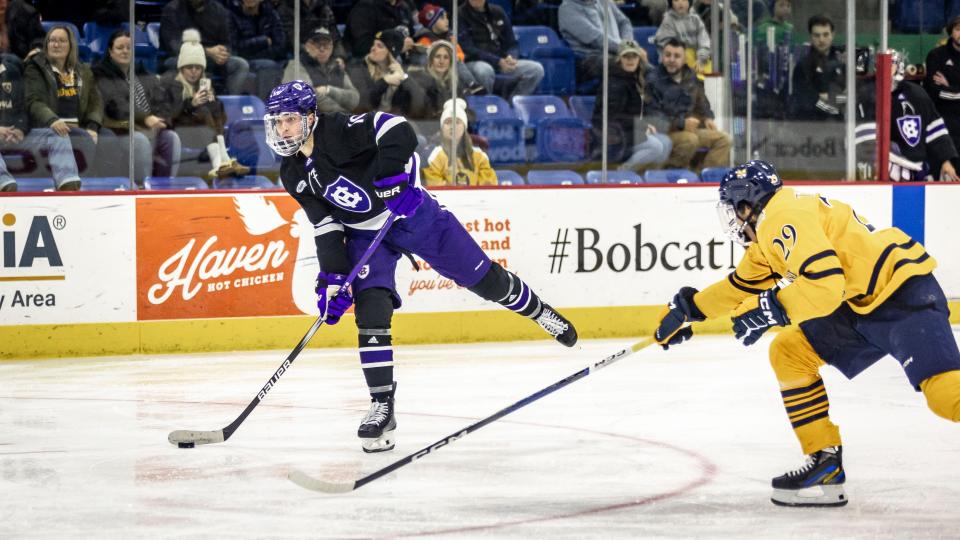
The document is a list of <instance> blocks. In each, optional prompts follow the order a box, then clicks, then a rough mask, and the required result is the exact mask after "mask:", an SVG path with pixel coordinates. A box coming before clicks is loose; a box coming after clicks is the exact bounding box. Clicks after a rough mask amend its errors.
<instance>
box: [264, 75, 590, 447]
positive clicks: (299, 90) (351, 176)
mask: <svg viewBox="0 0 960 540" xmlns="http://www.w3.org/2000/svg"><path fill="white" fill-rule="evenodd" d="M316 108H317V106H316V96H315V95H314V92H313V89H312V88H311V87H310V85H309V84H308V83H305V82H303V81H293V82H290V83H285V84H281V85H280V86H278V87H276V88H274V89H273V91H272V92H271V93H270V97H269V98H268V99H267V107H266V115H264V123H265V125H266V138H267V143H268V144H269V145H270V147H271V148H273V150H274V151H275V152H276V153H277V154H279V155H281V156H283V159H282V164H281V166H280V179H281V182H282V183H283V187H284V188H285V189H286V190H287V192H288V193H289V194H290V195H291V196H292V197H293V198H294V199H296V200H297V202H298V203H300V206H302V207H303V209H304V211H305V212H306V214H307V217H308V218H309V219H310V221H311V223H313V226H314V235H315V240H316V244H317V259H318V261H319V263H320V273H319V275H318V276H317V287H316V291H317V295H318V301H317V304H318V306H319V308H320V314H321V316H322V317H325V322H326V324H336V323H337V322H338V321H339V319H340V317H341V316H342V315H343V313H344V312H345V311H346V310H347V309H348V308H349V307H350V305H351V304H353V303H355V304H356V310H355V314H356V321H357V329H358V334H359V348H360V365H361V367H362V368H363V375H364V377H365V378H366V382H367V386H368V388H369V390H370V397H371V403H370V409H369V411H368V412H367V415H366V416H365V417H364V418H363V421H362V422H361V424H360V428H359V430H358V432H357V435H358V436H359V437H360V440H361V443H362V447H363V450H364V451H365V452H381V451H385V450H391V449H392V448H393V447H394V444H395V437H394V431H395V429H396V425H397V422H396V418H395V416H394V394H395V392H396V388H397V383H396V382H395V381H394V380H393V348H392V346H391V340H392V337H391V334H390V326H391V319H392V317H393V311H394V309H397V308H399V307H400V303H401V301H400V296H399V295H398V294H397V291H396V283H395V277H394V272H395V270H396V265H397V261H398V260H399V259H400V257H401V255H403V254H414V255H417V256H419V257H421V258H423V260H425V261H426V262H427V263H429V264H430V266H431V267H432V268H433V269H434V270H436V271H437V272H438V273H440V274H441V275H442V276H444V277H446V278H449V279H451V280H453V281H454V282H456V283H457V284H458V285H460V286H462V287H465V288H467V289H469V290H470V291H472V292H473V293H475V294H477V295H478V296H480V297H481V298H484V299H485V300H489V301H492V302H497V303H499V304H500V305H502V306H504V307H506V308H507V309H510V310H512V311H514V312H516V313H518V314H520V315H523V316H524V317H528V318H530V319H533V320H534V321H536V322H537V324H539V325H540V326H541V327H542V328H543V329H544V330H546V331H547V332H548V333H549V334H550V335H551V336H553V337H554V338H556V340H557V341H559V342H560V343H562V344H563V345H566V346H567V347H572V346H573V345H574V344H575V343H576V342H577V332H576V330H575V329H574V327H573V324H571V323H570V321H568V320H567V319H566V318H564V317H563V316H562V315H560V314H559V313H558V312H557V311H556V310H554V309H553V308H551V307H550V306H549V305H548V304H546V303H545V302H542V301H541V300H540V298H539V297H538V296H537V294H536V293H535V292H534V291H533V289H531V288H530V287H529V286H528V285H527V284H526V283H524V282H523V280H521V279H520V278H519V277H517V276H516V275H515V274H513V273H512V272H510V271H508V270H506V269H504V268H503V267H502V266H500V265H499V264H497V263H495V262H492V261H491V260H490V259H489V257H487V255H486V254H485V253H484V252H483V251H482V250H481V249H480V246H478V245H477V243H476V242H475V241H474V240H473V238H472V237H471V236H470V235H469V234H468V233H467V231H466V229H464V228H463V226H462V225H461V224H460V222H459V221H458V220H457V218H456V216H454V215H453V214H452V213H451V212H449V211H448V210H446V209H445V208H443V207H441V206H440V204H439V203H437V201H436V200H435V199H434V198H433V197H432V196H431V195H430V194H429V193H428V192H427V191H426V189H425V188H424V187H423V186H422V185H421V183H420V163H419V157H418V156H417V154H416V153H415V150H416V147H417V137H416V134H415V133H414V131H413V128H412V127H411V126H410V124H408V123H407V121H406V119H404V118H403V117H401V116H394V115H391V114H388V113H384V112H376V113H366V114H358V115H353V116H349V115H346V114H342V113H334V114H317V112H316ZM391 212H392V213H394V214H395V215H397V216H398V217H399V219H398V220H397V221H396V223H395V224H394V225H393V226H392V227H391V229H390V230H389V232H388V233H387V235H386V237H385V238H384V240H383V243H382V244H381V245H380V247H379V248H377V250H376V251H375V252H374V254H373V256H372V257H371V258H370V260H369V263H368V265H367V266H368V268H365V269H364V270H363V271H361V272H360V274H359V276H358V279H357V280H356V281H355V282H354V283H353V284H352V285H351V287H350V289H351V290H347V291H341V286H342V285H343V283H344V282H345V281H346V276H347V274H348V273H349V272H350V269H351V267H352V266H353V265H354V264H356V262H357V261H358V260H359V259H360V257H361V255H362V254H363V253H364V251H365V250H366V249H367V247H369V245H370V243H371V241H372V240H373V238H374V236H376V233H377V231H378V230H380V228H381V227H382V226H383V225H384V223H385V222H386V221H387V219H388V217H389V215H390V213H391Z"/></svg>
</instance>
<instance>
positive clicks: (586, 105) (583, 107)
mask: <svg viewBox="0 0 960 540" xmlns="http://www.w3.org/2000/svg"><path fill="white" fill-rule="evenodd" d="M596 104H597V96H570V110H571V111H572V112H573V115H574V116H576V117H577V118H579V119H581V120H583V121H584V122H587V123H588V124H589V123H592V122H593V108H594V107H596Z"/></svg>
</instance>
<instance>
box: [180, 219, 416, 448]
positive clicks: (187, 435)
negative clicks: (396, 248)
mask: <svg viewBox="0 0 960 540" xmlns="http://www.w3.org/2000/svg"><path fill="white" fill-rule="evenodd" d="M396 219H397V216H396V215H395V214H393V213H391V214H390V215H389V216H387V221H386V223H384V224H383V227H381V228H380V231H379V232H377V235H376V236H375V237H374V238H373V241H372V242H371V243H370V246H369V247H367V250H366V251H364V252H363V256H361V257H360V260H359V261H357V264H356V265H354V267H353V270H351V271H350V273H349V274H347V279H346V281H345V282H344V284H343V286H342V287H341V290H346V289H347V288H348V287H349V286H350V284H351V283H353V280H354V279H356V278H357V275H358V274H360V271H361V270H362V269H363V267H364V265H366V264H367V261H368V260H370V257H371V256H372V255H373V252H374V251H376V249H377V247H378V246H379V245H380V242H382V241H383V238H384V237H385V236H386V235H387V231H389V230H390V227H391V226H392V225H393V222H394V221H396ZM323 320H324V319H323V316H320V317H317V320H316V321H314V323H313V326H311V327H310V329H309V330H307V333H306V335H304V336H303V338H302V339H301V340H300V343H297V346H296V347H294V348H293V350H292V351H291V352H290V354H289V355H288V356H287V359H286V360H284V361H283V363H282V364H280V367H278V368H277V370H276V371H274V372H273V376H272V377H270V379H269V380H268V381H267V383H266V384H264V385H263V388H261V389H260V391H259V392H257V395H256V397H254V398H253V401H251V402H250V404H249V405H247V408H246V409H244V410H243V412H242V413H240V416H238V417H237V419H236V420H234V421H233V422H230V423H229V424H228V425H227V426H226V427H224V428H223V429H217V430H214V431H189V430H184V429H178V430H176V431H172V432H170V434H169V435H167V440H168V441H170V444H175V445H177V446H178V447H180V448H193V447H194V446H195V445H198V444H210V443H219V442H223V441H225V440H227V439H229V438H230V436H231V435H233V432H234V431H236V430H237V428H238V427H240V424H242V423H243V421H244V420H246V418H247V416H249V415H250V413H251V412H253V409H255V408H256V407H257V405H259V404H260V402H261V401H263V398H265V397H267V393H269V392H270V390H271V389H272V388H273V385H275V384H277V381H279V380H280V377H281V376H282V375H283V374H284V373H286V372H287V370H288V369H290V364H292V363H293V361H294V360H296V359H297V356H298V355H299V354H300V351H302V350H303V348H304V347H306V346H307V343H308V342H309V341H310V339H311V338H313V335H314V334H316V333H317V330H319V329H320V326H321V325H322V324H323Z"/></svg>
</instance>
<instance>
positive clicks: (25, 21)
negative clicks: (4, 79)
mask: <svg viewBox="0 0 960 540" xmlns="http://www.w3.org/2000/svg"><path fill="white" fill-rule="evenodd" d="M0 25H3V26H2V27H0V53H2V54H5V55H6V54H12V55H14V56H16V57H17V59H19V60H26V59H27V58H29V57H31V56H33V55H34V54H36V53H38V52H40V51H41V49H42V48H43V40H44V35H45V34H46V32H44V31H43V26H42V25H41V24H40V13H39V12H37V10H36V9H35V8H34V7H33V6H31V5H30V4H29V3H27V2H26V1H25V0H9V1H8V0H0ZM18 67H20V69H21V71H22V66H18Z"/></svg>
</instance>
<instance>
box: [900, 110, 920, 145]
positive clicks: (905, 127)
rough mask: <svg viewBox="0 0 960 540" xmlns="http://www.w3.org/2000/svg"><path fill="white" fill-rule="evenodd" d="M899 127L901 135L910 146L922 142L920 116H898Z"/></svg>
mask: <svg viewBox="0 0 960 540" xmlns="http://www.w3.org/2000/svg"><path fill="white" fill-rule="evenodd" d="M897 127H898V128H899V129H900V135H902V136H903V140H904V142H906V143H907V144H909V145H910V146H916V145H917V144H919V143H920V117H919V116H917V115H906V116H901V117H900V118H897Z"/></svg>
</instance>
